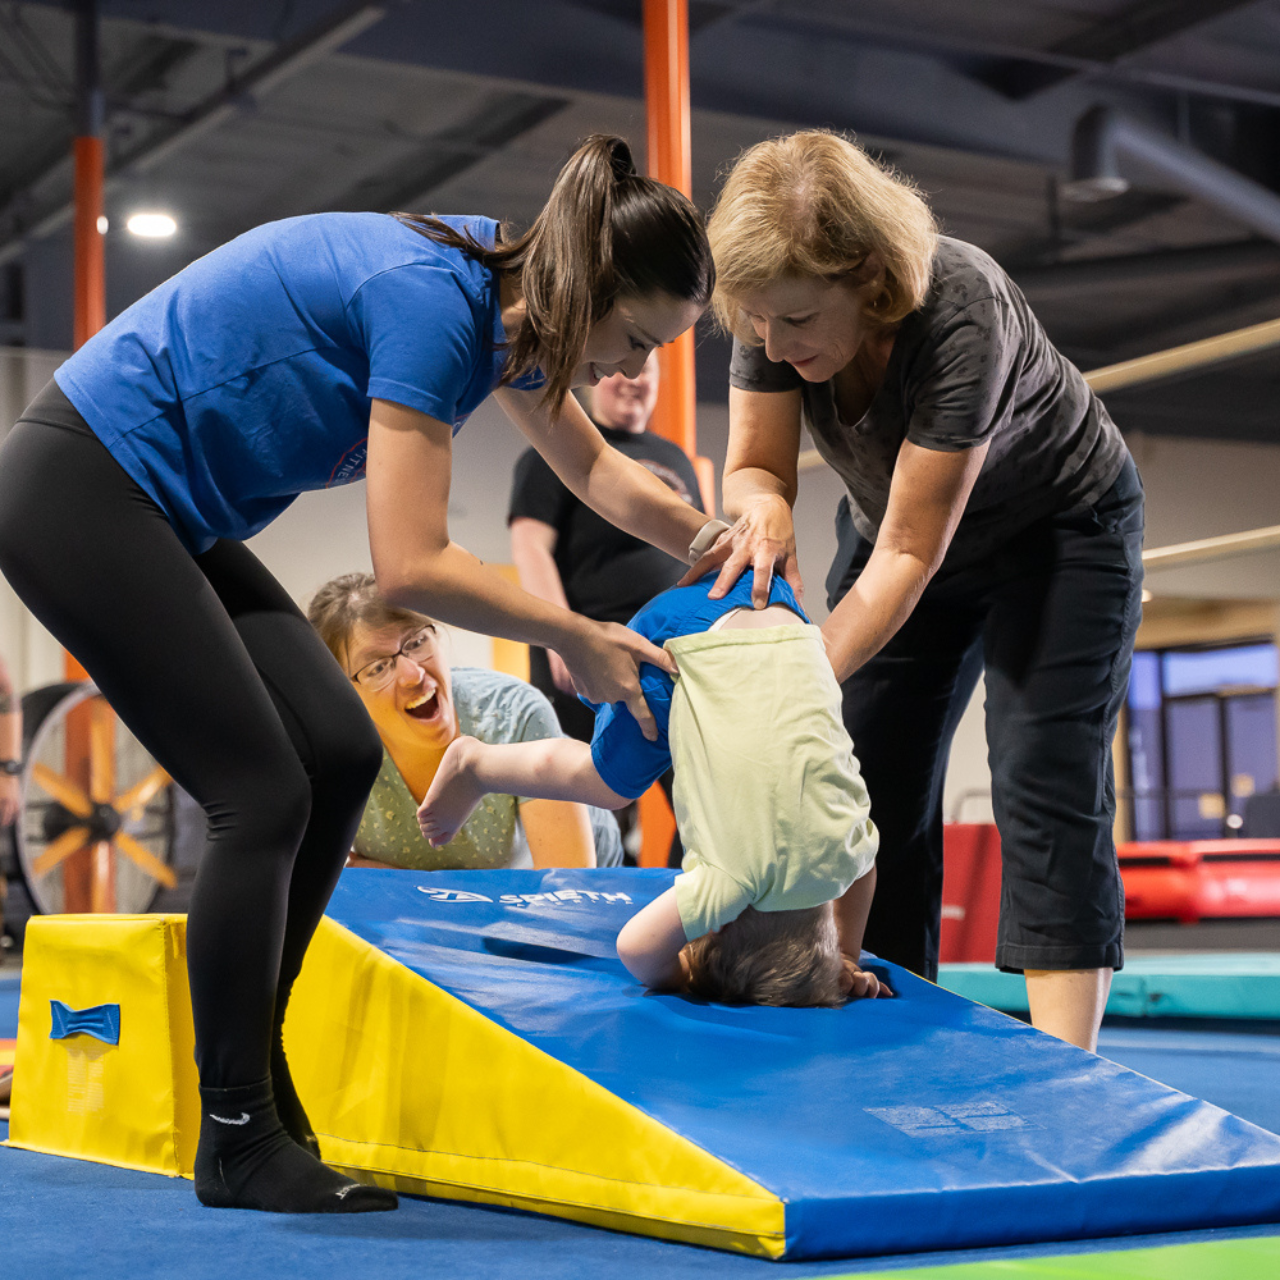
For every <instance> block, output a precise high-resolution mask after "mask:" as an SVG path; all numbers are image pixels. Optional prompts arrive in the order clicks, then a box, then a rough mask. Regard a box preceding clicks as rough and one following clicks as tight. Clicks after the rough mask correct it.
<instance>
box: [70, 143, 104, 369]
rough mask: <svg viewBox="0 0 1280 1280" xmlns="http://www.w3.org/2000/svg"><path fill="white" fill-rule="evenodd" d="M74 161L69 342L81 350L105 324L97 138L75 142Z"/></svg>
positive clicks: (100, 165) (100, 163)
mask: <svg viewBox="0 0 1280 1280" xmlns="http://www.w3.org/2000/svg"><path fill="white" fill-rule="evenodd" d="M72 155H73V158H74V160H75V203H76V211H75V321H74V332H73V335H72V336H73V339H74V342H75V345H76V347H77V348H79V347H82V346H84V344H85V343H86V342H88V341H89V339H90V338H92V337H93V335H94V334H95V333H97V332H98V330H99V329H101V328H102V326H103V325H104V324H106V323H107V287H106V269H105V262H104V258H103V238H102V230H101V219H102V217H103V202H102V187H103V145H102V139H101V138H100V137H82V138H77V139H76V140H75V142H74V143H73V150H72Z"/></svg>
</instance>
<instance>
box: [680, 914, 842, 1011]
mask: <svg viewBox="0 0 1280 1280" xmlns="http://www.w3.org/2000/svg"><path fill="white" fill-rule="evenodd" d="M686 956H687V958H688V961H689V986H688V990H689V994H690V995H695V996H700V997H701V998H702V999H704V1000H715V1001H717V1002H719V1003H722V1004H772V1005H802V1006H812V1005H823V1006H827V1007H831V1006H834V1005H839V1004H843V1003H844V1002H845V999H846V996H845V993H844V991H843V990H842V988H841V976H842V974H843V970H844V963H843V960H842V959H841V956H840V941H839V938H838V936H837V934H836V924H835V917H834V915H833V914H832V911H831V905H830V903H824V904H823V905H822V906H820V907H806V908H804V909H802V910H798V911H757V910H756V909H755V908H754V907H748V908H747V909H746V910H745V911H744V912H743V913H742V914H741V915H740V916H739V917H738V918H737V919H736V920H731V921H729V923H728V924H726V925H724V926H723V927H722V928H721V929H720V931H719V932H718V933H707V934H704V935H703V936H702V937H701V938H695V939H694V941H693V942H691V943H689V944H688V946H687V947H686Z"/></svg>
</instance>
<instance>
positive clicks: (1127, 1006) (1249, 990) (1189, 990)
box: [938, 952, 1280, 1018]
mask: <svg viewBox="0 0 1280 1280" xmlns="http://www.w3.org/2000/svg"><path fill="white" fill-rule="evenodd" d="M938 985H939V986H942V987H946V989H947V990H948V991H954V992H955V993H956V994H957V995H961V996H965V997H967V998H968V999H970V1000H976V1001H977V1002H978V1003H979V1004H985V1005H989V1006H990V1007H991V1008H993V1009H1003V1010H1005V1011H1006V1012H1009V1013H1025V1012H1026V1009H1027V988H1026V983H1024V982H1023V980H1022V977H1021V975H1020V974H1016V973H1001V972H1000V971H999V970H997V969H994V968H992V966H991V965H989V964H944V965H943V966H942V967H941V970H940V972H939V974H938ZM1107 1012H1108V1013H1110V1014H1117V1015H1119V1016H1121V1017H1126V1018H1280V954H1278V953H1276V952H1256V953H1244V952H1219V953H1215V954H1204V955H1187V954H1183V955H1169V956H1135V957H1134V958H1133V959H1131V960H1128V961H1126V962H1125V966H1124V968H1123V969H1122V970H1121V971H1120V972H1119V973H1117V974H1116V976H1115V980H1114V981H1113V982H1112V984H1111V998H1110V999H1109V1000H1108V1001H1107Z"/></svg>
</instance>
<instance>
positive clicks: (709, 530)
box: [689, 520, 733, 564]
mask: <svg viewBox="0 0 1280 1280" xmlns="http://www.w3.org/2000/svg"><path fill="white" fill-rule="evenodd" d="M732 527H733V526H732V525H728V524H725V522H724V521H723V520H708V521H707V523H706V524H704V525H703V526H702V528H701V529H699V530H698V533H697V536H696V537H695V538H694V540H693V541H692V542H691V543H689V563H690V564H697V563H698V561H699V560H701V559H702V557H703V556H704V555H706V554H707V552H708V551H710V550H711V547H712V545H713V544H714V543H715V540H716V539H717V538H718V537H719V536H720V535H721V534H722V533H724V532H725V530H726V529H731V528H732Z"/></svg>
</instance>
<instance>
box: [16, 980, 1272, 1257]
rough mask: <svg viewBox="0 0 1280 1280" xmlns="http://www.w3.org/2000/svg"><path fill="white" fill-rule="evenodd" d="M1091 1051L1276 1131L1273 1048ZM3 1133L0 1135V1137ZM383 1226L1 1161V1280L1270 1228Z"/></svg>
mask: <svg viewBox="0 0 1280 1280" xmlns="http://www.w3.org/2000/svg"><path fill="white" fill-rule="evenodd" d="M17 994H18V987H17V981H16V978H15V977H10V976H8V975H6V976H4V977H0V1037H4V1036H13V1035H14V1034H15V1033H16V1031H15V1029H16V1025H17ZM1102 1052H1103V1053H1104V1054H1105V1055H1106V1056H1107V1057H1110V1058H1112V1059H1114V1060H1115V1061H1117V1062H1121V1063H1123V1064H1124V1065H1125V1066H1130V1067H1133V1068H1134V1069H1135V1070H1137V1071H1141V1072H1142V1073H1143V1074H1144V1075H1149V1076H1152V1077H1154V1078H1155V1079H1157V1080H1162V1081H1165V1082H1166V1083H1168V1084H1171V1085H1174V1086H1175V1087H1177V1088H1180V1089H1184V1090H1186V1091H1187V1092H1188V1093H1194V1094H1197V1095H1198V1096H1199V1097H1203V1098H1207V1099H1208V1100H1209V1101H1211V1102H1216V1103H1217V1104H1219V1105H1220V1106H1223V1107H1226V1108H1227V1109H1229V1110H1232V1111H1234V1112H1235V1113H1236V1114H1237V1115H1241V1116H1244V1117H1245V1118H1246V1119H1249V1120H1253V1121H1254V1122H1255V1123H1258V1124H1262V1125H1264V1126H1266V1127H1268V1128H1271V1129H1273V1130H1277V1131H1280V1037H1271V1036H1251V1035H1236V1034H1231V1035H1224V1034H1218V1033H1202V1032H1188V1031H1185V1030H1183V1031H1160V1030H1152V1029H1148V1028H1146V1027H1143V1028H1140V1029H1135V1030H1130V1029H1129V1028H1107V1029H1106V1030H1105V1031H1104V1033H1103V1043H1102ZM6 1132H7V1126H4V1125H2V1124H0V1136H3V1135H4V1134H5V1133H6ZM401 1203H402V1208H401V1209H400V1211H399V1212H398V1213H395V1214H370V1215H367V1216H360V1217H353V1218H337V1217H335V1218H292V1217H276V1216H268V1215H265V1214H254V1213H236V1212H228V1211H217V1210H209V1209H203V1208H201V1207H200V1205H199V1204H198V1203H197V1202H196V1200H195V1197H194V1195H193V1194H192V1190H191V1184H190V1183H189V1182H185V1181H179V1180H173V1179H168V1178H161V1177H156V1176H154V1175H150V1174H142V1173H132V1172H129V1171H127V1170H123V1169H113V1168H110V1167H109V1166H106V1165H98V1164H91V1163H88V1162H84V1161H79V1160H63V1159H59V1158H57V1157H53V1156H40V1155H35V1154H32V1153H31V1152H26V1151H9V1150H0V1275H3V1276H4V1277H5V1280H63V1277H65V1278H66V1280H116V1278H117V1277H119V1278H120V1280H124V1278H125V1277H128V1278H129V1280H150V1277H157V1278H159V1277H165V1280H170V1278H172V1277H181V1278H182V1280H227V1277H229V1276H234V1277H236V1280H268V1278H270V1280H275V1278H276V1277H294V1276H306V1277H307V1280H365V1278H366V1277H370V1278H373V1277H376V1280H410V1278H411V1277H412V1280H420V1278H421V1277H422V1276H423V1275H424V1274H430V1275H436V1276H443V1277H449V1280H470V1278H471V1277H476V1278H477V1280H479V1278H480V1277H484V1278H485V1280H490V1278H491V1277H506V1276H511V1277H519V1278H520V1280H543V1278H544V1277H545V1278H546V1280H553V1278H554V1280H579V1278H581V1280H586V1278H587V1277H591V1280H597V1278H598V1277H599V1276H601V1275H608V1274H610V1273H614V1274H620V1275H625V1276H627V1277H628V1280H630V1277H633V1276H635V1277H643V1278H644V1280H650V1278H651V1280H685V1278H686V1277H687V1278H688V1280H694V1277H697V1280H717V1278H719V1277H725V1278H726V1280H740V1278H743V1280H745V1278H748V1277H752V1276H757V1277H762V1278H763V1277H765V1276H777V1275H779V1274H782V1275H785V1276H796V1277H810V1276H838V1275H849V1274H852V1273H858V1272H869V1271H893V1270H899V1269H902V1268H904V1267H908V1266H919V1265H922V1264H923V1263H926V1262H930V1263H945V1262H961V1261H964V1262H982V1261H985V1260H990V1261H996V1260H1008V1259H1011V1258H1017V1257H1030V1256H1045V1255H1051V1254H1063V1253H1078V1252H1094V1251H1098V1250H1104V1249H1109V1248H1110V1249H1114V1248H1124V1247H1128V1246H1135V1247H1136V1246H1138V1245H1144V1246H1145V1245H1150V1244H1168V1243H1178V1242H1182V1241H1190V1240H1193V1239H1194V1240H1201V1239H1213V1238H1222V1237H1224V1236H1242V1235H1274V1234H1275V1233H1276V1228H1275V1227H1271V1228H1265V1227H1261V1228H1257V1229H1247V1230H1236V1231H1231V1232H1198V1233H1194V1234H1188V1235H1183V1236H1161V1237H1143V1238H1140V1239H1130V1240H1124V1241H1114V1240H1112V1241H1091V1242H1089V1243H1087V1244H1076V1245H1043V1246H1036V1247H1033V1248H1018V1249H1004V1250H984V1251H974V1252H969V1253H955V1254H932V1255H928V1256H925V1257H922V1256H920V1255H916V1256H913V1257H904V1258H878V1259H863V1260H854V1261H849V1262H820V1263H784V1264H775V1263H769V1262H762V1261H759V1260H756V1259H752V1258H738V1257H733V1256H730V1255H727V1254H722V1253H716V1252H712V1251H709V1250H704V1249H695V1248H691V1247H688V1246H685V1245H676V1244H666V1243H663V1242H660V1241H655V1240H644V1239H641V1238H639V1237H634V1236H625V1235H619V1234H615V1233H612V1232H608V1231H598V1230H594V1229H592V1228H589V1227H581V1226H577V1225H575V1224H572V1223H566V1222H557V1221H555V1220H553V1219H549V1218H538V1217H534V1216H532V1215H528V1214H520V1213H503V1212H500V1211H496V1210H492V1209H481V1208H471V1207H467V1206H462V1205H454V1204H447V1203H444V1202H439V1201H430V1200H418V1199H410V1198H405V1199H403V1200H402V1202H401Z"/></svg>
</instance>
